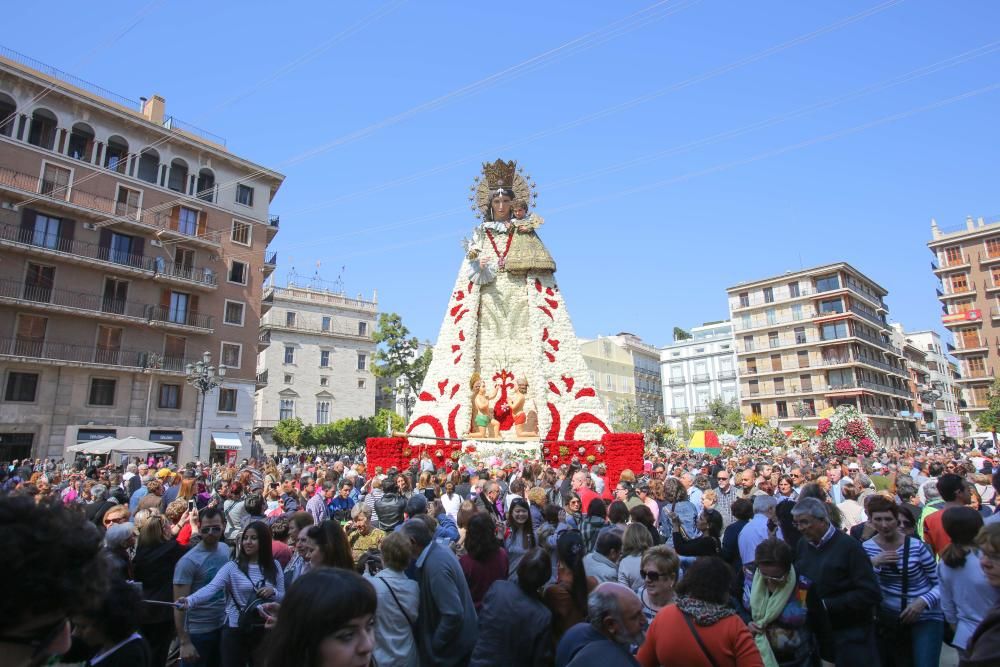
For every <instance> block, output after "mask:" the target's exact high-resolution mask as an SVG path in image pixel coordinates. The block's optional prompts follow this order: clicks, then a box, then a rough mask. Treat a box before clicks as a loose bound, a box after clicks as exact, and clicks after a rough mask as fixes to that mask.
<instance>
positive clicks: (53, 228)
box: [31, 215, 62, 250]
mask: <svg viewBox="0 0 1000 667" xmlns="http://www.w3.org/2000/svg"><path fill="white" fill-rule="evenodd" d="M61 222H62V221H61V220H59V218H52V217H49V216H47V215H36V216H35V227H34V230H33V232H32V235H31V244H32V245H37V246H41V247H43V248H50V249H52V250H55V249H56V248H58V247H59V226H60V223H61Z"/></svg>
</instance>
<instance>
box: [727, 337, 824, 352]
mask: <svg viewBox="0 0 1000 667" xmlns="http://www.w3.org/2000/svg"><path fill="white" fill-rule="evenodd" d="M817 342H819V339H818V338H816V337H815V336H807V335H801V336H785V337H782V336H779V337H778V338H770V337H769V338H768V339H767V346H764V345H763V344H761V346H760V347H758V346H757V345H750V346H749V347H748V346H747V345H746V343H744V345H743V349H742V350H737V354H752V353H754V352H767V351H768V350H780V349H783V348H786V347H797V346H799V345H809V344H810V343H817Z"/></svg>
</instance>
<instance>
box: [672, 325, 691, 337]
mask: <svg viewBox="0 0 1000 667" xmlns="http://www.w3.org/2000/svg"><path fill="white" fill-rule="evenodd" d="M674 340H691V334H690V333H688V332H687V331H685V330H684V329H681V328H680V327H674Z"/></svg>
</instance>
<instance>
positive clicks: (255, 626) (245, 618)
mask: <svg viewBox="0 0 1000 667" xmlns="http://www.w3.org/2000/svg"><path fill="white" fill-rule="evenodd" d="M237 569H239V568H237ZM240 572H243V570H240ZM243 576H244V577H246V578H247V581H249V582H250V585H251V586H253V589H254V596H253V599H252V600H250V601H249V602H247V603H246V605H244V606H243V607H240V606H239V605H236V607H237V608H238V609H239V610H240V615H239V618H238V619H237V621H236V627H237V629H238V630H239V631H240V633H242V634H244V635H252V634H254V633H255V632H257V631H258V630H263V629H264V623H265V622H266V621H265V620H264V617H263V616H261V614H260V606H261V605H262V604H264V603H265V602H267V600H265V599H264V598H262V597H260V595H258V594H257V591H258V590H259V589H260V588H261V587H262V586H263V585H264V580H263V579H262V580H261V582H260V583H259V584H254V583H253V579H251V578H250V575H249V574H247V573H246V572H243Z"/></svg>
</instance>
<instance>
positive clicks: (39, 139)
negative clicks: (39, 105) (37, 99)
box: [28, 109, 58, 150]
mask: <svg viewBox="0 0 1000 667" xmlns="http://www.w3.org/2000/svg"><path fill="white" fill-rule="evenodd" d="M57 125H58V121H56V117H55V115H54V114H53V113H52V112H51V111H49V110H48V109H36V110H35V112H34V113H32V114H31V125H30V126H29V128H28V143H29V144H31V145H32V146H38V147H39V148H47V149H48V150H52V147H53V146H54V145H55V141H56V126H57Z"/></svg>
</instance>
